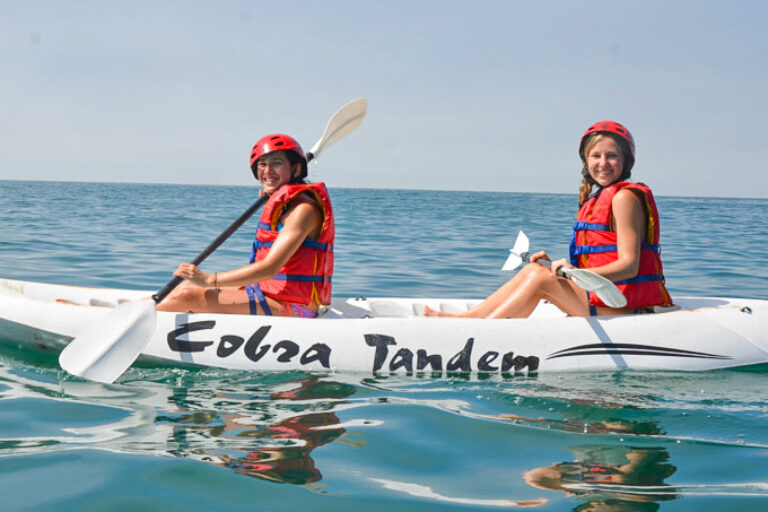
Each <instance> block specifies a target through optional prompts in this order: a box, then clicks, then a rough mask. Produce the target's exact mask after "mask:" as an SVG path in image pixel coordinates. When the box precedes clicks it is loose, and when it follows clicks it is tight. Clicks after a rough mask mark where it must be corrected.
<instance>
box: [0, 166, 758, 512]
mask: <svg viewBox="0 0 768 512" xmlns="http://www.w3.org/2000/svg"><path fill="white" fill-rule="evenodd" d="M255 192H256V189H255V188H252V189H250V188H246V187H240V188H233V187H200V186H171V185H123V184H84V183H44V182H9V181H0V277H6V278H14V279H23V280H31V281H43V282H49V283H61V284H72V285H87V286H106V287H123V288H135V289H147V290H155V289H157V288H159V287H161V286H162V285H163V284H165V282H166V281H167V280H168V279H169V278H170V272H171V271H172V270H173V269H174V268H175V266H176V264H177V263H178V262H180V261H184V260H190V259H192V258H193V257H194V256H195V255H197V253H198V252H200V251H201V250H202V249H203V248H204V247H205V246H207V245H208V243H209V242H210V241H211V240H213V238H215V237H216V236H217V235H218V234H219V232H221V231H222V230H223V229H224V228H226V226H227V225H229V223H230V222H231V221H232V220H233V219H234V218H235V217H237V216H238V215H239V214H240V213H241V212H242V211H243V210H244V209H245V208H247V207H248V206H249V205H250V204H251V203H252V202H253V201H254V200H255V197H256V196H255ZM331 193H332V196H333V199H334V206H335V210H336V216H337V229H338V236H337V244H336V247H337V252H336V261H337V265H336V273H335V275H334V293H335V295H336V296H339V297H343V296H357V295H378V296H386V295H390V296H433V297H470V298H475V297H482V296H485V295H487V293H488V292H490V291H491V290H492V289H494V288H495V287H496V286H498V285H500V284H501V283H503V282H504V281H505V280H506V279H507V278H508V277H509V275H508V274H502V273H501V272H499V270H498V269H499V267H500V266H501V264H502V263H503V262H504V260H505V258H506V256H507V254H508V252H507V250H508V249H509V247H511V245H512V244H513V242H514V239H515V236H516V234H517V232H518V231H519V230H521V229H524V230H525V231H526V233H527V234H528V235H529V237H530V239H531V243H532V248H533V249H546V250H547V251H548V252H549V253H550V254H552V255H553V256H564V255H565V254H566V252H567V244H568V239H569V236H570V229H571V225H572V220H573V214H574V212H575V208H576V205H575V201H576V196H575V194H574V195H544V194H507V193H473V192H426V191H393V190H351V189H336V190H334V189H332V190H331ZM657 199H658V202H659V208H660V210H661V215H662V244H663V258H664V264H665V271H666V274H667V283H668V286H669V288H670V291H671V292H672V294H673V296H674V295H677V296H680V295H709V296H741V297H755V298H762V299H768V270H766V269H767V268H768V220H766V219H768V200H756V199H713V198H706V199H702V198H672V197H660V198H657ZM254 226H255V221H254V220H251V221H250V222H249V223H248V224H246V226H244V227H243V228H242V229H241V231H240V232H238V233H236V234H235V235H234V236H233V237H232V238H231V239H230V240H229V241H228V242H226V243H225V244H224V245H223V246H222V247H221V248H220V249H219V250H218V251H217V252H216V253H214V254H213V255H212V256H211V257H210V258H209V259H208V261H207V262H206V263H204V265H203V268H204V269H207V270H227V269H231V268H234V267H237V266H241V265H242V264H243V263H244V262H245V261H246V260H247V258H248V255H249V251H250V243H251V240H252V236H253V232H254V230H255V227H254ZM0 336H2V333H0ZM766 390H768V373H761V372H746V371H725V372H712V373H706V374H705V373H694V374H683V373H650V372H644V373H623V374H622V373H599V374H594V373H590V374H561V375H539V376H527V377H515V378H508V379H506V380H505V379H502V378H501V377H499V378H491V379H488V380H483V381H476V380H463V379H460V378H456V379H450V380H449V379H444V380H440V379H430V378H416V377H384V376H361V375H341V374H335V375H311V374H300V373H294V374H271V375H270V374H257V373H246V372H234V371H224V370H210V369H205V370H182V369H168V368H139V369H135V368H134V369H131V370H129V371H128V372H127V373H126V374H125V375H124V376H123V377H121V378H120V380H118V382H117V383H116V384H114V385H101V384H94V383H90V382H84V381H81V380H79V379H77V378H74V377H70V376H68V375H67V374H65V373H64V372H63V371H62V370H60V369H59V367H58V365H57V362H56V359H55V358H50V357H43V356H39V355H33V354H28V353H23V352H22V353H20V352H15V351H14V352H11V351H10V349H7V348H3V349H2V350H0V493H1V495H2V510H14V511H15V510H34V511H41V510H126V511H128V510H130V511H134V510H142V511H144V512H148V511H153V510H162V511H168V510H186V511H197V510H258V511H261V510H264V511H302V512H309V511H312V512H314V511H338V510H365V511H379V510H397V511H410V510H414V511H415V510H418V511H432V510H494V509H500V508H502V509H503V508H519V507H529V508H533V509H538V510H542V511H551V510H557V511H560V510H566V511H568V510H601V511H607V510H610V511H654V510H670V511H671V510H677V511H679V510H683V511H692V510H696V511H700V510H723V509H726V508H727V507H729V508H731V509H733V510H739V511H743V510H766V509H768V399H766V394H767V393H766Z"/></svg>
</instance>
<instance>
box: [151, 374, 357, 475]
mask: <svg viewBox="0 0 768 512" xmlns="http://www.w3.org/2000/svg"><path fill="white" fill-rule="evenodd" d="M289 385H291V386H292V387H291V388H290V389H285V390H279V391H274V390H273V391H269V392H268V394H266V395H258V394H256V395H248V394H243V393H242V392H238V393H233V394H224V393H222V394H220V395H219V396H217V398H218V404H217V405H218V406H217V407H216V409H217V410H216V411H210V410H209V411H200V410H194V407H195V404H194V403H190V397H189V396H188V395H187V393H186V392H185V390H184V389H177V391H178V393H174V396H173V397H170V398H171V401H172V402H175V403H176V404H177V405H178V406H179V409H178V412H176V413H175V414H173V415H172V416H159V417H158V418H157V422H158V423H172V424H173V438H174V440H175V441H176V442H178V443H179V444H178V446H179V447H181V448H182V450H180V451H179V452H177V453H176V455H178V456H182V457H185V458H186V457H189V458H195V459H197V460H201V461H204V462H208V463H210V464H214V465H217V466H221V467H226V468H229V469H232V470H234V471H236V472H237V473H240V474H243V475H247V476H252V477H256V478H261V479H265V480H270V481H273V482H280V483H290V484H296V485H304V484H309V483H313V482H317V481H319V480H321V479H322V473H321V472H320V470H319V469H318V468H317V467H316V466H315V461H314V459H313V458H312V456H311V453H312V451H313V450H315V449H316V448H317V447H319V446H322V445H324V444H327V443H330V442H332V441H334V440H336V439H338V438H339V437H340V436H341V435H342V434H344V432H345V429H344V428H343V427H342V426H341V425H340V421H339V418H338V417H337V416H336V414H335V413H334V407H335V406H336V405H339V404H338V402H330V403H329V402H327V400H328V399H331V400H336V399H342V398H345V397H348V396H350V395H352V394H353V393H354V392H355V388H354V386H351V385H349V384H343V383H338V382H331V381H325V380H320V379H319V378H316V377H310V378H306V379H302V380H299V381H294V382H292V383H289ZM192 402H194V399H192ZM318 408H319V409H325V410H321V411H317V409H318ZM201 434H202V435H204V436H205V437H209V439H208V440H207V442H206V443H205V446H204V447H203V449H197V448H196V444H197V443H195V442H194V441H193V440H192V439H191V438H194V437H197V436H199V435H201ZM211 441H214V442H211ZM184 448H186V449H184Z"/></svg>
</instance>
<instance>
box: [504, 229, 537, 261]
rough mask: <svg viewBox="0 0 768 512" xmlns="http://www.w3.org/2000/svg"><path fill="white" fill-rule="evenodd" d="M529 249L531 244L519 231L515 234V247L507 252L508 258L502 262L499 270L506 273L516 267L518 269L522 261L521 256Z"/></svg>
mask: <svg viewBox="0 0 768 512" xmlns="http://www.w3.org/2000/svg"><path fill="white" fill-rule="evenodd" d="M530 247H531V242H530V240H528V236H527V235H526V234H525V233H523V232H522V231H520V232H519V233H518V234H517V238H516V239H515V245H514V246H513V247H512V248H511V249H510V250H509V256H508V257H507V261H505V262H504V265H502V267H501V270H502V271H507V270H515V269H516V268H517V267H519V266H520V265H521V264H522V263H523V261H524V259H523V256H522V255H523V254H526V253H527V252H528V249H529V248H530Z"/></svg>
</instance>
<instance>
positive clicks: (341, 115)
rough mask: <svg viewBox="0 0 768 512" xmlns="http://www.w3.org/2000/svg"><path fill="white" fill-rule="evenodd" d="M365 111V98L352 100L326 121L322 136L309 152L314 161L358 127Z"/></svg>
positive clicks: (366, 101) (366, 107) (366, 105)
mask: <svg viewBox="0 0 768 512" xmlns="http://www.w3.org/2000/svg"><path fill="white" fill-rule="evenodd" d="M367 111H368V100H367V99H365V98H357V99H356V100H352V101H350V102H349V103H347V104H346V105H344V106H343V107H341V108H340V109H339V110H337V111H336V112H335V113H334V114H333V115H332V116H331V118H330V119H329V120H328V124H327V125H325V131H324V132H323V136H322V137H320V140H318V141H317V142H316V143H315V145H314V146H312V149H310V150H309V152H310V153H312V154H313V155H314V156H315V160H317V158H319V157H320V153H322V152H323V151H324V150H325V149H326V148H328V147H330V146H331V145H333V144H335V143H336V142H338V141H339V140H341V139H343V138H344V137H346V136H347V135H349V134H350V133H352V132H353V131H354V130H355V128H357V127H358V126H360V123H362V122H363V118H364V117H365V113H366V112H367Z"/></svg>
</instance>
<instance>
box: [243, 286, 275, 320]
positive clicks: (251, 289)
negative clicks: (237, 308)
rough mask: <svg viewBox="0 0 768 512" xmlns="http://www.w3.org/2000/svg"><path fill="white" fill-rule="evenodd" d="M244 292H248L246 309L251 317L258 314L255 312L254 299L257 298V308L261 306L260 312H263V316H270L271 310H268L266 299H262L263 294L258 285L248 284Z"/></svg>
mask: <svg viewBox="0 0 768 512" xmlns="http://www.w3.org/2000/svg"><path fill="white" fill-rule="evenodd" d="M245 291H246V292H248V307H249V309H250V312H251V314H252V315H256V314H258V311H257V310H256V299H257V298H258V300H259V306H261V310H262V311H264V314H265V315H269V316H272V310H271V309H269V304H267V299H266V298H264V293H263V292H262V291H261V288H259V285H258V284H256V283H254V284H249V285H248V286H246V287H245ZM254 294H255V297H254Z"/></svg>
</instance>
